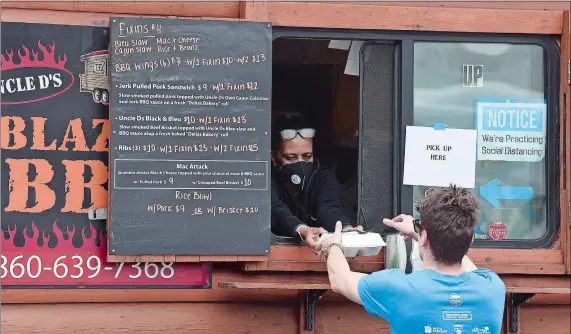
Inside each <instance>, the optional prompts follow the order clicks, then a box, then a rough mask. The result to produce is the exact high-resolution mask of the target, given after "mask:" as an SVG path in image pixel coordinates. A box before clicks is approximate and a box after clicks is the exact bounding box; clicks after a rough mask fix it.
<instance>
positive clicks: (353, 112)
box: [272, 36, 399, 244]
mask: <svg viewBox="0 0 571 334" xmlns="http://www.w3.org/2000/svg"><path fill="white" fill-rule="evenodd" d="M327 37H329V36H327ZM327 37H325V38H322V39H313V38H276V39H275V40H274V42H273V66H272V114H273V117H274V121H275V117H276V116H277V115H279V114H281V113H282V112H283V111H296V112H298V113H301V114H303V115H304V116H305V118H307V121H308V122H309V124H310V125H311V127H313V128H315V129H316V133H315V137H314V139H313V152H314V158H315V159H317V160H318V161H319V165H320V166H321V167H325V168H327V169H329V171H331V172H332V174H333V176H334V177H335V180H336V182H337V183H338V184H339V187H340V193H341V194H340V195H341V196H340V197H341V206H342V209H343V211H344V214H345V217H347V218H348V220H350V222H352V223H353V224H359V225H362V226H363V227H364V228H365V229H367V230H373V231H377V232H380V231H381V230H382V229H383V227H384V226H383V224H382V222H381V221H382V218H383V217H388V216H391V215H392V214H393V211H394V208H393V205H394V201H393V197H394V196H393V192H392V190H393V186H394V183H393V178H394V172H395V168H394V165H393V146H394V142H395V141H394V136H393V131H394V122H393V120H394V113H395V110H396V107H395V104H396V103H397V99H396V98H395V93H396V92H395V89H394V88H395V84H396V82H395V80H396V79H395V78H396V77H397V76H396V75H395V73H398V72H397V71H398V69H397V68H396V65H395V64H396V62H398V59H399V57H398V55H397V53H398V51H397V50H398V48H399V46H398V45H399V43H398V42H397V41H394V42H393V41H372V40H370V41H355V40H350V39H343V40H341V39H333V40H332V39H330V38H327ZM284 196H285V195H284ZM288 208H289V207H288ZM294 208H295V206H294ZM290 210H291V208H290ZM292 212H293V210H292ZM296 215H297V214H296ZM272 224H276V222H275V221H274V222H272ZM315 225H317V224H315ZM272 232H273V233H274V235H273V242H274V243H285V244H288V243H296V240H297V238H293V237H291V234H290V235H289V236H287V235H282V234H279V233H278V232H279V231H277V229H272Z"/></svg>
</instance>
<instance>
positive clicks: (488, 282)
mask: <svg viewBox="0 0 571 334" xmlns="http://www.w3.org/2000/svg"><path fill="white" fill-rule="evenodd" d="M358 290H359V296H360V297H361V300H362V301H363V306H365V309H366V310H367V312H368V313H370V314H371V315H374V316H379V317H382V318H384V319H385V320H387V321H388V322H389V324H390V325H391V333H392V334H408V333H414V334H419V333H424V334H431V333H447V334H480V333H490V334H496V333H500V331H501V328H502V318H503V314H504V303H505V294H506V287H505V285H504V283H503V282H502V280H501V279H500V278H499V277H498V275H496V274H495V273H494V272H492V271H490V270H488V269H477V270H474V271H472V272H465V273H463V274H461V275H458V276H452V275H444V274H440V273H438V272H436V271H434V270H421V271H416V272H413V273H411V274H409V275H407V274H405V273H404V271H402V270H398V269H387V270H382V271H379V272H376V273H373V274H371V275H367V276H364V277H363V278H361V279H360V280H359V285H358Z"/></svg>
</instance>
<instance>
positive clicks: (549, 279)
mask: <svg viewBox="0 0 571 334" xmlns="http://www.w3.org/2000/svg"><path fill="white" fill-rule="evenodd" d="M570 5H571V3H570V2H280V1H268V2H264V1H239V2H238V1H237V2H219V1H213V2H136V3H133V2H99V1H98V2H57V1H56V2H15V1H3V2H2V4H1V6H2V7H1V10H2V12H1V16H2V23H1V28H2V29H1V58H0V61H1V71H2V80H1V81H2V84H1V93H2V99H1V102H0V103H1V105H0V107H1V112H2V115H1V117H2V118H1V120H2V121H1V131H0V134H1V148H2V152H1V153H2V154H1V156H2V169H1V175H2V182H1V183H2V188H1V189H2V194H3V195H2V212H1V218H2V231H3V238H2V239H0V240H1V242H2V244H1V264H0V271H1V283H2V304H3V305H2V315H1V317H2V325H1V326H2V330H3V331H4V332H5V333H29V332H41V333H62V332H68V331H69V332H79V331H81V332H85V333H96V332H105V333H127V332H130V331H139V332H155V331H163V332H167V333H183V332H189V331H195V332H215V333H217V332H228V333H242V332H256V333H258V332H259V333H270V332H271V333H296V332H297V333H346V332H348V331H353V330H355V329H359V330H361V331H362V332H363V333H373V332H374V333H389V331H390V328H389V325H388V324H387V323H386V322H385V321H383V320H382V319H377V318H373V317H372V316H370V315H368V314H367V313H366V312H365V311H364V310H363V309H362V307H360V306H358V305H355V304H353V303H351V302H349V301H348V300H346V299H344V298H342V297H340V296H339V295H336V294H335V293H333V292H332V291H330V286H329V282H328V279H327V272H326V268H325V265H324V263H323V262H320V261H319V260H318V259H317V257H316V256H315V254H313V253H312V252H311V251H310V250H309V249H308V248H307V247H306V246H305V245H303V244H300V243H299V242H298V241H297V239H295V238H291V237H288V236H280V235H275V234H273V233H272V231H271V229H270V221H269V220H270V214H269V213H270V202H269V190H270V189H269V185H268V180H269V166H270V165H269V163H270V160H269V159H270V154H269V152H270V143H269V132H271V126H270V121H271V116H272V114H273V113H275V112H276V111H277V110H278V109H282V108H284V107H290V108H295V109H296V110H299V111H300V112H302V113H303V114H304V115H306V116H307V117H308V118H309V120H310V121H311V122H312V124H313V126H314V127H315V128H316V131H317V132H316V133H317V134H318V135H317V136H316V138H315V142H314V149H315V153H316V155H317V156H319V159H320V162H321V163H322V164H324V165H326V166H328V167H330V168H331V170H332V171H333V173H334V174H335V176H336V177H337V179H338V181H339V183H340V184H341V186H342V191H343V201H344V205H345V207H346V209H347V211H348V212H350V213H351V214H353V215H354V217H355V219H356V221H358V222H359V224H361V225H363V226H364V227H365V229H366V230H368V231H374V232H377V233H380V234H381V235H382V236H383V238H385V240H386V241H387V246H386V247H385V248H383V249H382V250H381V252H379V253H378V254H377V255H375V256H356V257H354V258H349V259H348V260H349V263H350V266H351V268H352V269H353V270H356V271H361V272H365V273H370V272H374V271H377V270H381V269H384V268H401V269H402V270H405V271H407V272H410V271H412V270H414V269H413V266H412V263H411V262H412V261H411V254H412V253H413V248H414V245H411V244H410V243H404V242H403V240H402V239H399V237H397V236H396V235H395V234H394V231H391V230H388V229H386V228H385V227H384V226H383V224H382V218H384V217H392V216H394V215H396V214H397V213H401V212H403V213H407V214H412V215H415V214H416V213H415V212H414V207H413V202H414V201H415V200H416V199H418V198H420V197H422V196H423V195H424V194H426V193H427V192H429V191H430V190H431V189H432V188H434V187H437V186H442V185H439V184H440V183H441V182H440V181H439V180H436V176H435V175H436V174H438V173H434V172H433V171H434V170H436V169H438V168H440V167H438V166H444V165H446V166H448V167H447V168H449V174H454V177H455V179H457V180H460V181H461V182H460V183H462V184H468V185H469V186H468V187H469V188H472V189H473V191H474V193H475V194H476V195H477V196H478V199H479V200H480V205H481V219H480V222H479V225H478V228H477V229H476V236H475V241H474V243H473V246H472V248H471V249H470V251H469V256H470V258H471V259H472V260H474V262H475V263H476V265H478V266H480V267H486V268H489V269H491V270H494V271H495V272H497V273H498V274H499V275H500V277H501V278H502V279H503V281H504V282H505V284H506V289H507V294H506V296H505V298H506V306H505V310H504V327H503V333H532V332H548V333H569V328H570V327H569V323H570V321H571V314H570V312H571V311H570V293H571V292H570V284H571V255H570V253H571V243H570V239H571V230H570V229H571V220H570V216H571V213H570V212H571V211H570V210H571V202H570V197H569V189H570V187H571V184H570V177H571V176H570V174H571V173H570V172H569V165H570V163H571V160H570V156H571V152H570V147H571V142H570V139H571V126H570V124H571V117H570V116H569V113H570V112H571V108H570V102H569V101H570V99H571V98H570V96H569V95H570V81H571V79H570V78H571V74H570V68H571V65H570V46H569V44H570V30H571V29H570V24H569V19H570V17H569V12H570ZM447 131H448V132H447ZM454 131H456V132H454ZM458 131H460V132H458ZM454 133H462V134H471V135H469V136H468V135H466V136H464V135H462V136H456V137H454V136H453V134H454ZM413 134H414V135H415V136H416V137H420V138H421V139H423V138H424V139H427V140H428V139H429V138H436V136H438V138H444V137H446V136H448V137H453V140H451V139H448V140H447V142H446V146H445V147H447V148H446V149H445V150H444V151H446V152H448V153H438V154H436V153H434V152H425V151H430V150H422V149H421V148H422V146H423V145H418V143H419V142H421V140H413V139H412V138H413ZM423 136H424V137H423ZM468 137H469V138H471V139H470V140H464V139H462V138H468ZM424 146H426V145H424ZM474 146H475V147H476V150H473V147H474ZM466 148H468V149H466ZM458 151H474V152H475V155H474V156H473V157H470V158H462V159H458V157H457V156H455V155H454V154H456V153H455V152H458ZM405 152H416V153H415V154H414V155H413V156H414V159H413V160H411V159H410V158H408V157H407V158H405ZM454 157H456V158H454ZM423 159H424V160H423ZM447 159H448V160H447ZM438 175H440V174H438Z"/></svg>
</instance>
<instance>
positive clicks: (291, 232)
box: [271, 167, 353, 237]
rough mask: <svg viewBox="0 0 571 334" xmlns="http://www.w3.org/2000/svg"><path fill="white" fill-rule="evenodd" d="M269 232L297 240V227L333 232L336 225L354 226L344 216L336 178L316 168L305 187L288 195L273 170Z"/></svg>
mask: <svg viewBox="0 0 571 334" xmlns="http://www.w3.org/2000/svg"><path fill="white" fill-rule="evenodd" d="M271 212H272V232H273V233H274V234H275V235H279V236H286V237H289V236H293V237H297V234H296V233H295V228H296V227H297V226H298V225H299V224H305V225H308V226H311V227H323V228H324V229H326V230H327V231H329V232H333V231H335V223H337V221H341V222H342V223H343V225H344V226H345V225H353V222H352V221H351V219H350V218H349V216H348V215H347V214H346V212H345V209H344V206H343V201H342V198H341V187H340V185H339V183H338V182H337V179H336V178H335V175H333V173H332V172H331V171H330V170H328V169H327V168H325V167H316V169H315V170H314V172H313V173H312V175H311V176H310V178H309V183H308V185H307V186H306V187H305V188H304V189H303V190H301V189H299V190H298V191H297V193H296V194H295V195H292V194H290V193H289V192H288V191H287V190H286V189H285V187H284V186H283V185H282V184H280V183H279V181H277V179H276V177H275V175H274V172H273V171H272V207H271Z"/></svg>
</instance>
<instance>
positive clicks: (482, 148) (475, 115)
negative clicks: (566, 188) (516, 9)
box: [413, 42, 547, 240]
mask: <svg viewBox="0 0 571 334" xmlns="http://www.w3.org/2000/svg"><path fill="white" fill-rule="evenodd" d="M544 87H545V81H544V50H543V47H541V46H539V45H535V44H533V45H532V44H527V45H526V44H499V43H439V42H418V43H415V47H414V116H413V119H414V125H417V126H432V124H435V123H444V124H447V125H448V127H449V128H459V129H477V130H478V147H477V152H478V153H477V162H476V187H475V188H474V189H473V192H474V193H475V194H476V195H477V198H478V199H479V200H480V207H481V220H480V225H479V227H478V229H477V230H476V233H477V235H476V238H477V239H489V240H522V239H539V238H541V237H543V236H544V235H545V233H546V228H547V219H546V217H547V215H546V198H545V195H546V193H547V189H546V172H545V167H546V158H545V156H546V155H545V153H546V146H545V140H546V138H545V131H546V127H547V121H546V117H547V116H546V115H547V111H546V100H545V91H544ZM429 190H430V189H429V188H428V187H417V186H415V187H413V194H414V195H413V196H414V199H415V200H416V199H419V198H421V197H422V196H423V195H424V194H425V193H426V192H427V191H429ZM415 214H416V215H418V213H417V212H415Z"/></svg>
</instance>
